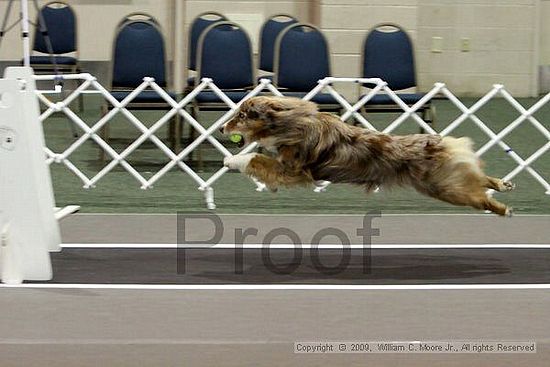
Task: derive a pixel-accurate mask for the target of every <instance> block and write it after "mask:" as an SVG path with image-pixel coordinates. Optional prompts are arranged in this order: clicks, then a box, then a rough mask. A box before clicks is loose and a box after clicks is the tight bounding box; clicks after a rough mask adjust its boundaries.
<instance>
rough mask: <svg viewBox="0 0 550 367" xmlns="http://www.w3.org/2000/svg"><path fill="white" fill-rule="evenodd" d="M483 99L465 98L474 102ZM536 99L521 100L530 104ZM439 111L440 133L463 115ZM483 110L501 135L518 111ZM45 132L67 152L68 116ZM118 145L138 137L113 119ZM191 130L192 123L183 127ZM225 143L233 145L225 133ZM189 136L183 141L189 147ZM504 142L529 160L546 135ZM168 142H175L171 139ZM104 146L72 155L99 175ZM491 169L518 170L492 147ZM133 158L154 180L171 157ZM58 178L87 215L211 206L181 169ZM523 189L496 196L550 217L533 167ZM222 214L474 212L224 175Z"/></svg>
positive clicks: (380, 118)
mask: <svg viewBox="0 0 550 367" xmlns="http://www.w3.org/2000/svg"><path fill="white" fill-rule="evenodd" d="M476 100H477V99H463V102H464V103H465V104H466V105H467V106H469V105H471V104H472V103H474V102H475V101H476ZM535 101H536V99H521V100H520V102H521V103H522V104H523V105H524V106H525V107H528V106H530V105H532V104H533V103H534V102H535ZM434 104H435V106H436V109H437V121H436V130H438V131H441V130H442V129H443V128H444V127H445V126H447V125H448V124H449V123H450V121H452V120H454V119H455V118H456V117H457V116H459V115H460V112H459V110H458V109H457V108H456V107H454V106H453V105H451V104H450V103H449V102H448V101H445V100H437V101H434ZM99 105H100V99H99V98H98V97H97V96H92V95H86V96H85V106H86V108H85V110H84V111H83V112H79V111H78V109H77V106H76V104H75V106H74V107H73V108H74V110H75V111H76V113H77V114H78V115H80V116H81V117H82V119H83V120H84V121H85V122H86V123H87V124H88V125H92V124H93V123H94V122H96V121H97V120H98V119H99V117H100V108H99ZM133 113H135V114H136V116H138V117H139V118H140V119H141V120H142V121H143V122H144V123H145V124H146V125H148V126H150V125H151V124H152V123H153V122H154V121H156V120H157V119H158V118H159V117H160V116H161V115H162V112H158V111H157V112H155V111H133ZM476 115H477V116H478V117H479V118H481V119H482V120H483V121H484V122H486V123H487V124H488V126H489V127H490V128H491V129H492V130H493V131H495V132H498V131H500V130H501V129H502V128H504V127H505V126H506V125H507V124H509V123H510V122H512V121H513V120H514V119H515V118H517V117H518V116H519V112H517V111H516V110H514V109H513V108H512V107H511V106H510V105H509V104H508V103H507V102H506V101H505V100H503V99H494V100H492V101H491V102H490V103H489V104H487V105H486V106H484V107H483V108H482V109H481V110H479V111H478V112H477V113H476ZM217 116H219V114H217V113H213V112H209V113H202V114H201V115H200V119H199V120H200V121H201V123H203V124H204V125H205V126H208V125H209V124H210V123H211V122H212V121H213V120H214V119H215V118H216V117H217ZM396 116H397V115H395V114H375V115H370V116H368V119H369V121H371V122H372V123H373V124H374V125H375V126H376V127H377V128H383V127H385V126H387V124H388V123H389V122H391V121H393V119H395V117H396ZM534 117H536V118H537V119H538V120H539V121H540V122H541V123H542V124H543V125H544V126H545V127H546V128H548V129H550V104H548V107H544V108H542V109H541V110H540V111H539V112H537V113H536V114H535V115H534ZM44 126H45V135H46V144H47V146H48V147H49V148H50V149H52V150H53V151H55V152H58V153H59V152H62V151H63V150H64V149H66V148H67V147H68V146H69V145H71V144H72V142H73V141H74V138H72V137H71V133H70V130H69V125H68V122H67V119H66V118H65V117H64V116H63V115H61V114H56V115H54V116H52V117H51V118H49V119H48V120H46V122H45V124H44ZM110 126H111V128H110V135H111V137H112V140H111V145H112V146H113V147H114V148H115V150H117V151H118V152H120V151H122V150H123V149H124V148H126V147H127V146H128V145H129V144H130V143H131V142H132V141H133V140H134V139H135V138H136V137H137V136H139V133H138V130H137V129H136V128H135V127H133V126H131V124H130V123H129V122H128V120H126V119H125V118H124V117H122V116H118V117H117V118H116V119H114V120H113V121H112V122H111V125H110ZM417 131H418V127H417V125H416V124H415V123H414V122H413V121H412V120H410V121H406V122H405V123H404V124H403V125H402V127H400V128H399V129H397V130H396V131H395V133H398V134H406V133H412V132H417ZM184 132H185V135H186V136H187V135H188V132H189V131H188V126H186V127H185V128H184ZM166 133H167V129H166V128H163V129H161V130H159V133H158V134H157V135H158V136H159V137H160V138H162V139H163V140H164V141H165V142H166V140H165V137H166ZM452 135H454V136H469V137H471V138H472V139H473V140H474V141H475V143H476V146H477V147H480V146H481V145H483V143H485V142H486V141H488V140H489V139H488V137H487V136H486V135H485V134H484V133H483V132H482V131H481V130H480V129H479V128H478V127H476V126H475V125H474V123H473V122H472V121H471V120H466V121H465V122H464V123H463V124H462V125H461V126H460V127H459V128H457V129H456V130H455V132H454V133H453V134H452ZM217 136H218V137H219V138H221V140H222V141H224V144H225V145H226V146H228V147H231V148H232V149H233V145H232V144H230V143H229V142H228V141H227V140H226V139H225V138H224V137H220V136H219V135H217ZM186 141H187V142H188V140H184V142H183V143H184V145H185V143H186ZM505 141H506V142H507V143H508V144H509V145H510V146H511V147H512V148H513V149H514V150H515V151H516V152H517V153H518V154H519V155H520V156H522V157H524V158H527V157H528V156H529V155H530V154H532V153H533V152H535V151H536V150H537V149H538V148H540V147H541V146H543V145H544V144H545V143H546V142H547V140H546V139H545V138H544V137H543V136H542V135H541V134H540V133H539V132H538V131H537V130H536V129H535V128H534V127H533V126H532V125H531V124H530V123H529V122H528V121H525V122H523V124H522V125H521V126H520V127H519V128H518V129H517V130H515V131H514V132H513V133H512V134H511V135H510V136H508V137H507V138H505ZM166 143H167V144H168V142H166ZM201 152H202V156H203V160H204V164H203V166H202V167H198V166H197V165H196V164H192V166H193V167H194V168H196V169H200V170H201V172H200V173H199V174H200V175H201V176H202V177H203V178H207V177H209V176H210V175H212V173H213V172H215V171H216V170H218V169H219V168H221V166H222V164H221V159H222V156H221V154H219V153H217V151H216V150H215V149H214V148H213V147H212V146H211V145H210V144H209V143H205V144H203V145H202V148H201ZM98 155H99V148H98V146H97V145H96V144H95V143H93V142H91V141H88V142H86V143H85V144H84V145H83V146H82V147H80V148H79V149H78V150H76V151H75V153H74V154H72V155H71V156H70V157H69V159H70V160H71V162H72V163H73V164H75V165H76V166H77V167H78V168H79V169H81V170H82V171H83V172H84V173H85V174H86V175H88V176H89V177H91V176H93V175H95V174H96V173H97V172H99V170H100V169H101V168H102V167H103V166H104V165H105V164H106V163H105V162H101V161H100V160H99V159H98ZM483 159H484V161H485V162H486V171H487V173H488V174H490V175H492V176H497V177H501V176H504V175H505V174H507V173H508V172H509V171H511V170H512V169H513V168H514V167H515V166H516V163H515V162H514V161H513V160H512V159H511V158H510V156H509V155H508V154H506V153H505V152H504V151H503V150H502V149H501V148H500V147H498V146H495V147H493V148H492V149H491V150H490V151H489V152H488V153H487V154H486V155H484V156H483ZM128 162H129V163H130V164H131V165H132V166H133V167H134V168H135V169H137V170H138V171H139V172H140V173H141V174H142V175H143V176H144V177H146V178H149V177H151V176H152V175H153V174H154V173H155V172H157V171H158V170H159V169H160V168H161V167H162V166H164V165H165V164H166V163H167V162H168V159H167V158H166V156H164V155H163V154H162V153H161V152H160V151H159V150H158V149H156V147H155V146H154V145H153V144H152V143H151V142H146V143H145V144H144V145H143V146H142V147H141V148H140V149H138V150H137V151H136V152H134V153H133V154H131V155H130V156H129V158H128ZM532 167H533V168H534V169H535V170H537V171H538V172H539V173H540V174H541V175H542V176H543V177H545V178H546V179H547V180H550V152H546V153H545V154H544V155H543V156H542V157H541V158H540V159H539V160H537V161H536V162H535V163H534V164H533V165H532ZM51 171H52V177H53V182H54V189H55V195H56V201H57V204H58V205H60V206H62V205H68V204H77V205H80V206H81V207H82V212H104V213H174V212H177V211H189V212H195V211H204V210H205V205H204V200H203V195H202V193H201V192H200V191H198V190H197V186H198V185H197V184H196V183H195V182H194V181H193V180H192V179H191V178H190V177H189V176H188V175H186V174H184V173H183V172H181V171H180V170H179V169H177V168H175V169H173V170H172V171H170V172H169V173H167V174H166V175H165V176H164V177H162V178H161V179H160V180H159V181H158V182H157V183H156V184H155V186H154V188H152V189H148V190H141V189H140V183H139V182H138V181H137V180H135V179H134V178H133V177H132V176H131V175H130V174H129V173H127V172H126V171H125V170H124V169H123V168H121V167H120V166H118V167H116V168H115V169H114V170H113V171H111V172H110V173H109V174H107V175H106V176H105V177H104V178H103V179H102V180H100V181H99V183H98V185H97V187H95V188H93V189H88V190H87V189H83V188H82V182H81V181H80V179H79V178H77V177H76V176H75V175H74V174H73V173H71V172H70V171H69V170H68V169H67V167H65V166H64V165H62V164H57V163H53V164H52V165H51ZM513 181H514V182H516V184H517V189H516V190H515V191H514V192H511V193H506V194H496V197H497V198H498V199H500V200H502V201H504V202H506V203H507V204H509V205H511V206H512V207H514V210H515V211H516V213H520V214H532V213H548V214H550V195H546V194H545V190H544V188H543V187H542V186H541V185H540V184H539V183H538V182H537V181H535V179H534V178H533V177H532V176H531V175H530V174H528V173H527V172H525V171H524V172H522V173H520V174H519V175H518V176H517V177H516V178H515V179H514V180H513ZM213 187H214V190H215V200H216V204H217V207H218V209H217V211H218V212H220V213H364V212H366V211H369V210H374V209H376V210H382V211H383V212H385V213H402V212H405V213H474V212H476V211H474V210H472V209H468V208H459V207H454V206H451V205H448V204H445V203H441V202H438V201H436V200H433V199H430V198H426V197H423V196H421V195H418V194H417V193H415V192H414V191H412V190H408V189H395V190H393V191H390V192H382V193H377V194H371V195H369V196H366V195H365V194H364V193H363V192H362V190H361V189H360V188H357V187H351V186H348V185H332V186H330V187H329V188H328V190H327V192H325V193H322V194H318V193H314V192H313V190H312V189H305V188H300V189H283V190H280V191H279V192H277V193H267V192H262V193H259V192H256V191H255V190H254V188H255V186H254V185H253V184H252V183H251V182H250V180H249V179H248V178H246V177H244V176H243V175H241V174H239V173H233V172H231V173H228V174H226V175H224V176H223V177H222V178H221V179H220V180H219V181H217V182H216V183H215V185H214V186H213Z"/></svg>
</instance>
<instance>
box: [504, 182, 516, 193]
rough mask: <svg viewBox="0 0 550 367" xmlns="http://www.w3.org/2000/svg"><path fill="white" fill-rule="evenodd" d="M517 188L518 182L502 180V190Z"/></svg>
mask: <svg viewBox="0 0 550 367" xmlns="http://www.w3.org/2000/svg"><path fill="white" fill-rule="evenodd" d="M515 188H516V184H515V183H512V182H510V181H502V191H512V190H513V189H515Z"/></svg>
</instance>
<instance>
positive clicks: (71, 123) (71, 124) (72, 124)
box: [61, 89, 79, 138]
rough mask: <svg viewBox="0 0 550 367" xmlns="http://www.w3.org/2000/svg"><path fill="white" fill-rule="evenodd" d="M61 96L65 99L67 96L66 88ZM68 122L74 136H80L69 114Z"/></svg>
mask: <svg viewBox="0 0 550 367" xmlns="http://www.w3.org/2000/svg"><path fill="white" fill-rule="evenodd" d="M61 97H62V98H63V100H64V99H65V98H67V93H66V90H65V89H63V91H62V93H61ZM67 122H68V124H69V129H70V130H71V134H72V135H73V138H78V137H79V135H78V130H77V129H76V126H75V124H74V123H73V122H72V120H71V119H70V118H69V116H67Z"/></svg>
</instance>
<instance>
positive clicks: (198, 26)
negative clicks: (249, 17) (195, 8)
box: [187, 11, 227, 88]
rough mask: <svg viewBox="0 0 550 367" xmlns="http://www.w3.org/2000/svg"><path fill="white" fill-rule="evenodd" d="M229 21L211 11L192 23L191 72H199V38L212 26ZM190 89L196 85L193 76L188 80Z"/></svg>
mask: <svg viewBox="0 0 550 367" xmlns="http://www.w3.org/2000/svg"><path fill="white" fill-rule="evenodd" d="M222 21H227V18H226V17H225V16H224V15H223V14H220V13H217V12H213V11H209V12H205V13H201V14H199V15H197V16H196V17H195V19H194V20H193V22H191V27H190V29H189V40H188V43H187V45H188V47H189V49H188V68H189V70H191V71H196V70H197V45H198V42H199V37H200V36H201V34H202V32H203V31H204V30H205V29H206V28H208V27H209V26H211V25H212V24H214V23H217V22H222ZM187 85H188V87H190V88H192V87H193V86H194V85H195V78H194V77H193V76H191V77H189V78H188V79H187Z"/></svg>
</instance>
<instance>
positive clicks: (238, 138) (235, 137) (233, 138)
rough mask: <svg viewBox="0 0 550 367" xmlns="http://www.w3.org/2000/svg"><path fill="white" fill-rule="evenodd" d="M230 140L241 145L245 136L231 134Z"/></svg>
mask: <svg viewBox="0 0 550 367" xmlns="http://www.w3.org/2000/svg"><path fill="white" fill-rule="evenodd" d="M229 140H231V141H232V142H233V143H240V142H241V141H242V140H243V136H242V135H240V134H231V135H230V136H229Z"/></svg>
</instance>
